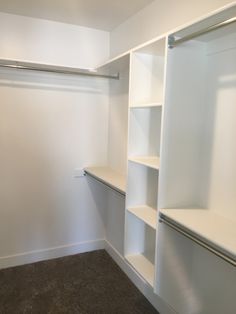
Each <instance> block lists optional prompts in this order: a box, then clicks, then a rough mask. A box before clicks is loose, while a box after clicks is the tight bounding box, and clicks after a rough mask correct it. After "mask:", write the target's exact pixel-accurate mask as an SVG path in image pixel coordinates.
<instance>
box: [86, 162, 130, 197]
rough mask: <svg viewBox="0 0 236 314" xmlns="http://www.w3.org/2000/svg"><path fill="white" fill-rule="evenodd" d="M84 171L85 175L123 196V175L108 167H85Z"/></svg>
mask: <svg viewBox="0 0 236 314" xmlns="http://www.w3.org/2000/svg"><path fill="white" fill-rule="evenodd" d="M84 171H85V173H86V174H87V175H89V176H91V177H93V178H94V179H96V180H97V181H99V182H101V183H103V184H105V185H106V186H108V187H110V188H111V189H113V190H115V191H117V192H119V193H121V194H123V195H125V193H126V179H125V176H124V175H122V174H120V173H118V172H116V171H115V170H113V169H111V168H109V167H87V168H85V169H84Z"/></svg>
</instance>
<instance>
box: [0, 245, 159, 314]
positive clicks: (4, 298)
mask: <svg viewBox="0 0 236 314" xmlns="http://www.w3.org/2000/svg"><path fill="white" fill-rule="evenodd" d="M23 313H24V314H29V313H30V314H31V313H32V314H33V313H37V314H49V313H53V314H61V313H66V314H77V313H79V314H99V313H101V314H102V313H104V314H113V313H114V314H141V313H142V314H149V313H150V314H152V313H153V314H154V313H155V314H157V311H156V310H155V309H154V308H153V307H152V305H151V304H150V303H149V302H148V301H147V299H145V297H144V296H143V295H142V294H141V293H140V292H139V291H138V289H137V288H136V287H135V286H134V285H133V284H132V282H131V281H130V280H129V279H128V277H127V276H126V275H125V274H124V273H123V272H122V271H121V269H120V268H119V267H118V266H117V265H116V264H115V262H114V261H113V260H112V259H111V257H110V256H109V255H108V254H107V253H106V252H105V251H104V250H101V251H95V252H90V253H84V254H78V255H74V256H69V257H63V258H58V259H54V260H49V261H44V262H38V263H34V264H30V265H24V266H19V267H13V268H8V269H4V270H1V271H0V314H23Z"/></svg>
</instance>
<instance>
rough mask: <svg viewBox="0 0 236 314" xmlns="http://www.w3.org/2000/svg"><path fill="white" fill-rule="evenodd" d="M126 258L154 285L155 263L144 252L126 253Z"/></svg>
mask: <svg viewBox="0 0 236 314" xmlns="http://www.w3.org/2000/svg"><path fill="white" fill-rule="evenodd" d="M125 258H126V260H127V261H128V262H129V263H130V264H131V265H132V266H133V268H134V269H135V270H136V271H137V272H138V273H139V274H140V275H141V276H142V277H143V278H144V279H145V280H146V281H147V282H148V283H149V284H150V285H151V286H152V287H153V284H154V265H153V264H152V263H151V262H150V261H149V260H148V259H147V258H146V257H145V256H144V255H142V254H135V255H126V257H125Z"/></svg>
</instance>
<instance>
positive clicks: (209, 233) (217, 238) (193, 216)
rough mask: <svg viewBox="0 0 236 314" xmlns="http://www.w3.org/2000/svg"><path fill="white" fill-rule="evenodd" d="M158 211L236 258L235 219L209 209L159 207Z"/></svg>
mask: <svg viewBox="0 0 236 314" xmlns="http://www.w3.org/2000/svg"><path fill="white" fill-rule="evenodd" d="M160 212H161V214H163V215H165V217H167V218H169V219H170V220H171V221H173V222H175V223H177V224H178V225H180V226H183V227H184V228H185V229H187V230H189V231H191V232H193V233H194V234H196V235H197V236H199V237H200V238H202V239H204V240H205V241H207V242H209V243H211V244H212V245H213V246H215V247H216V248H218V249H220V250H222V251H223V252H224V253H226V254H228V255H230V256H231V257H233V259H236V221H232V220H230V219H229V218H225V217H222V216H220V215H218V214H217V213H215V212H213V211H212V210H209V209H161V211H160Z"/></svg>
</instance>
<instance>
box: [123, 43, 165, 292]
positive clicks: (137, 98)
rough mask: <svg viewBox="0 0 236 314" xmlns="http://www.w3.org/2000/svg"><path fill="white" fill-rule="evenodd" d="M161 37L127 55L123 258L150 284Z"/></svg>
mask: <svg viewBox="0 0 236 314" xmlns="http://www.w3.org/2000/svg"><path fill="white" fill-rule="evenodd" d="M165 47H166V41H165V39H164V38H163V39H160V40H158V41H157V42H154V43H152V44H150V45H147V46H146V47H142V48H140V49H138V50H137V51H134V52H133V53H132V54H131V73H130V100H129V102H130V106H129V141H128V180H127V197H126V208H127V210H126V233H125V258H126V260H127V261H128V263H129V264H130V265H131V266H132V267H133V268H134V269H135V270H136V271H137V272H138V273H139V274H140V275H141V276H142V277H143V278H144V279H145V280H146V282H147V283H148V284H149V285H151V286H153V285H154V276H155V247H156V245H155V243H156V225H157V199H158V170H159V168H160V160H159V156H160V137H161V122H162V104H163V86H164V69H165Z"/></svg>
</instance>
